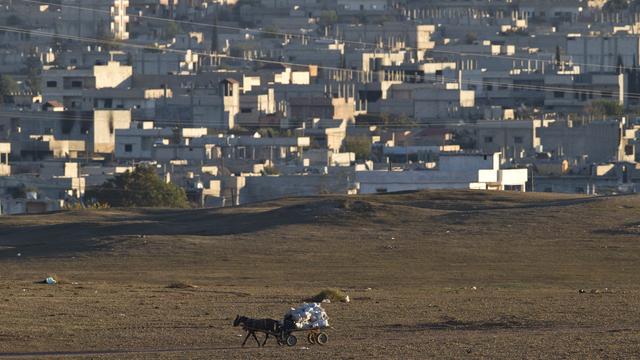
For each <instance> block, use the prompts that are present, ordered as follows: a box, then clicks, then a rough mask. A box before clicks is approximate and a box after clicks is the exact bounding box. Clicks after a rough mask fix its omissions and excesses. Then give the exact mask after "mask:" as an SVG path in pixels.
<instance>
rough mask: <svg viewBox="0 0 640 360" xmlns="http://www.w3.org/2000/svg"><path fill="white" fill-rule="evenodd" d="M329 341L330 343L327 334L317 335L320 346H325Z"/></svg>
mask: <svg viewBox="0 0 640 360" xmlns="http://www.w3.org/2000/svg"><path fill="white" fill-rule="evenodd" d="M327 341H329V336H328V335H327V334H326V333H323V332H321V333H320V334H318V335H316V342H317V343H318V345H324V344H326V343H327Z"/></svg>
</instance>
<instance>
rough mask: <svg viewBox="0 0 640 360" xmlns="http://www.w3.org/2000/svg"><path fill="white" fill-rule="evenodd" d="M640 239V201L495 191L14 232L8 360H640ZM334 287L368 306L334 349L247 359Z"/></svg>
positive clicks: (263, 353)
mask: <svg viewBox="0 0 640 360" xmlns="http://www.w3.org/2000/svg"><path fill="white" fill-rule="evenodd" d="M639 225H640V201H639V199H638V197H617V198H607V199H598V200H594V199H590V198H575V197H559V196H555V195H549V194H525V195H517V194H497V193H480V192H454V193H445V192H428V193H409V194H399V195H384V196H374V197H360V198H348V199H346V198H341V197H318V198H308V199H287V200H282V201H274V202H268V203H262V204H257V205H255V206H250V207H243V208H235V209H223V210H188V211H175V210H133V211H128V210H106V211H85V212H74V213H58V214H52V215H46V216H23V217H13V218H1V219H0V258H1V259H2V260H0V274H1V275H2V276H1V277H0V310H1V311H2V313H3V318H4V320H5V321H4V325H0V358H11V357H18V358H20V357H22V358H47V357H49V358H60V357H72V356H73V357H79V358H118V359H120V358H128V359H134V358H135V359H142V358H144V359H147V358H149V359H152V358H163V359H170V358H202V359H207V358H255V357H260V358H291V359H293V358H300V357H308V358H329V357H337V358H416V357H421V358H425V357H436V358H460V357H469V358H478V357H483V356H484V357H490V358H540V357H544V358H549V357H551V358H584V357H615V358H625V357H626V358H634V357H637V356H638V355H640V341H639V340H640V326H638V325H637V319H638V317H639V315H640V287H638V284H639V283H640V282H639V281H638V280H640V279H639V278H640V273H638V271H637V269H638V268H639V266H638V265H640V232H639V231H638V229H640V226H639ZM18 253H20V256H18V255H17V254H18ZM50 274H55V275H56V276H57V277H58V278H60V279H61V280H62V283H61V284H59V285H56V286H47V285H44V284H37V283H35V281H38V280H42V279H43V278H44V277H45V276H47V275H50ZM175 281H182V282H186V283H190V284H194V285H197V286H198V287H197V288H193V289H169V288H167V285H168V284H169V283H171V282H175ZM324 287H340V288H343V289H345V291H346V292H347V293H348V294H349V295H350V296H351V297H352V298H353V301H352V303H350V304H339V303H338V304H328V305H326V308H327V311H328V312H329V315H330V316H331V321H332V325H333V326H334V327H335V329H334V330H330V331H329V336H330V340H329V344H328V345H327V346H325V347H317V346H310V345H308V344H306V342H305V341H302V339H301V341H299V345H298V346H296V347H295V348H279V347H277V345H275V344H274V343H270V344H268V345H267V347H265V348H264V349H257V348H252V347H250V348H245V349H240V348H238V347H239V345H240V343H241V342H242V338H241V337H240V336H242V332H241V331H240V330H239V329H238V328H233V327H231V325H230V323H231V321H232V319H233V318H234V317H235V315H236V314H238V313H240V314H245V315H248V316H255V317H267V316H268V317H275V318H277V317H281V316H282V314H283V313H284V312H285V311H286V310H287V309H288V308H289V307H290V306H294V305H296V304H299V303H300V302H301V301H302V299H304V298H305V297H308V296H310V295H313V294H314V293H316V292H318V291H319V290H320V289H322V288H324ZM474 288H475V289H474ZM579 289H584V290H585V292H584V293H579V292H578V290H579ZM253 345H255V344H251V343H250V342H249V343H248V346H253ZM187 349H189V351H186V350H187Z"/></svg>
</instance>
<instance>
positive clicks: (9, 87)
mask: <svg viewBox="0 0 640 360" xmlns="http://www.w3.org/2000/svg"><path fill="white" fill-rule="evenodd" d="M16 91H18V83H16V81H15V80H13V78H12V77H11V76H8V75H0V104H4V100H5V97H6V96H7V95H10V94H12V93H14V92H16Z"/></svg>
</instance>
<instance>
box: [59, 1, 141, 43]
mask: <svg viewBox="0 0 640 360" xmlns="http://www.w3.org/2000/svg"><path fill="white" fill-rule="evenodd" d="M60 5H62V6H61V20H60V22H59V23H58V31H59V32H60V33H61V34H64V35H72V36H81V37H91V38H96V37H97V38H113V39H117V40H127V39H129V30H128V29H129V16H128V15H127V9H128V7H129V0H82V1H80V0H62V2H61V3H60Z"/></svg>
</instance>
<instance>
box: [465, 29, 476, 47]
mask: <svg viewBox="0 0 640 360" xmlns="http://www.w3.org/2000/svg"><path fill="white" fill-rule="evenodd" d="M476 41H478V35H477V34H476V33H474V32H468V33H467V34H466V35H465V36H464V42H465V44H473V43H475V42H476Z"/></svg>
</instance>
